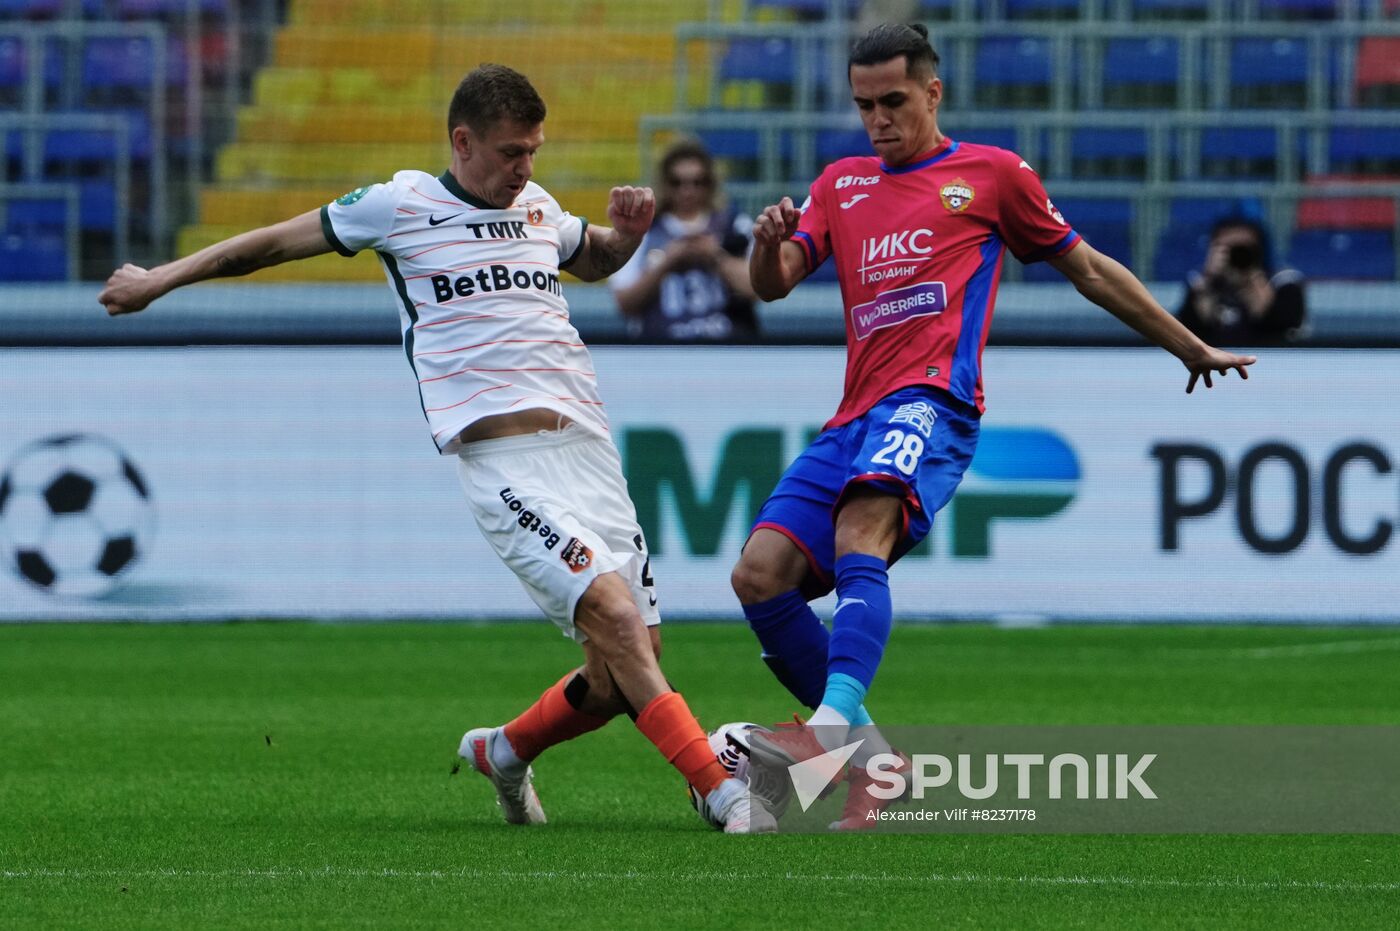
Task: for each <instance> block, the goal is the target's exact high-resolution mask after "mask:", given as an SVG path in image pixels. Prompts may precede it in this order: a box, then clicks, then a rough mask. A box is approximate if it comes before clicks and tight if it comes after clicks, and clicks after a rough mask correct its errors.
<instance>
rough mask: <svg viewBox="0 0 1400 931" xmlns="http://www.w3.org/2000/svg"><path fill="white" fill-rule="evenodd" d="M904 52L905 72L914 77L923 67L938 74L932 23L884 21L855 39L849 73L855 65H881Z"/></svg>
mask: <svg viewBox="0 0 1400 931" xmlns="http://www.w3.org/2000/svg"><path fill="white" fill-rule="evenodd" d="M900 55H903V56H904V73H905V74H906V75H908V76H909V77H913V76H914V75H915V74H916V73H918V72H919V71H920V70H922V69H927V70H928V72H929V76H930V77H932V76H935V75H937V74H938V60H939V59H938V53H937V52H935V51H934V50H933V46H932V45H930V44H929V41H928V27H927V26H925V25H923V24H922V23H909V24H908V25H905V24H904V23H881V24H880V25H878V26H876V27H875V28H873V29H871V30H870V31H869V32H867V33H866V34H865V35H863V36H861V37H860V38H859V39H857V40H855V42H853V43H851V55H850V58H848V59H847V60H846V76H847V79H849V78H850V74H851V66H852V65H878V64H880V63H881V62H885V61H889V60H890V59H891V58H898V57H899V56H900Z"/></svg>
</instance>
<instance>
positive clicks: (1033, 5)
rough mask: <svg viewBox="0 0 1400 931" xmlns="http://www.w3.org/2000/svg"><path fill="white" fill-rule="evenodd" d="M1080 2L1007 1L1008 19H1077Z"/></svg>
mask: <svg viewBox="0 0 1400 931" xmlns="http://www.w3.org/2000/svg"><path fill="white" fill-rule="evenodd" d="M1079 7H1080V0H1006V17H1007V19H1077V18H1078V17H1079Z"/></svg>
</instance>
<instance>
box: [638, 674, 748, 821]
mask: <svg viewBox="0 0 1400 931" xmlns="http://www.w3.org/2000/svg"><path fill="white" fill-rule="evenodd" d="M637 730H639V731H641V732H642V733H643V734H644V735H645V736H646V739H647V740H650V741H651V742H652V743H654V744H656V749H658V750H660V751H661V755H662V756H664V757H665V758H666V762H668V763H670V764H671V765H672V766H674V767H675V768H676V769H678V770H680V772H681V775H682V776H684V777H685V781H686V782H688V783H690V784H691V785H693V786H695V789H696V791H698V792H699V793H700V794H701V795H709V794H710V790H711V789H713V788H714V787H715V786H717V785H719V784H720V783H721V782H723V781H724V780H725V779H727V778H729V774H728V773H727V772H725V771H724V767H723V766H721V765H719V760H717V759H715V755H714V752H713V751H712V750H710V741H709V740H708V739H707V738H706V737H705V732H704V731H703V730H701V729H700V723H699V722H698V721H696V720H695V715H693V714H691V713H690V706H689V705H687V704H686V703H685V699H684V698H682V697H681V694H680V693H679V692H667V693H665V694H664V695H658V696H657V697H656V698H654V699H652V701H651V704H649V705H647V706H646V707H645V708H643V709H642V713H641V714H639V715H637Z"/></svg>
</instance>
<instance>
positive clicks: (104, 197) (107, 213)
mask: <svg viewBox="0 0 1400 931" xmlns="http://www.w3.org/2000/svg"><path fill="white" fill-rule="evenodd" d="M78 225H79V226H80V227H81V228H82V230H83V231H84V232H99V233H110V232H112V231H113V230H115V229H116V228H117V189H116V187H115V186H114V185H113V184H112V182H111V181H108V180H106V179H84V180H79V181H78Z"/></svg>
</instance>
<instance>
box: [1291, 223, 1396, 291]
mask: <svg viewBox="0 0 1400 931" xmlns="http://www.w3.org/2000/svg"><path fill="white" fill-rule="evenodd" d="M1289 260H1290V264H1292V265H1293V266H1294V267H1295V268H1297V269H1298V270H1299V271H1301V272H1302V273H1303V274H1305V275H1307V276H1308V277H1310V278H1340V279H1346V280H1353V281H1356V280H1360V281H1393V280H1394V279H1395V244H1394V242H1393V241H1392V240H1391V234H1390V233H1389V232H1387V231H1384V230H1354V231H1346V230H1299V231H1298V232H1296V233H1294V234H1293V246H1292V249H1291V251H1290V254H1289Z"/></svg>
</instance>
